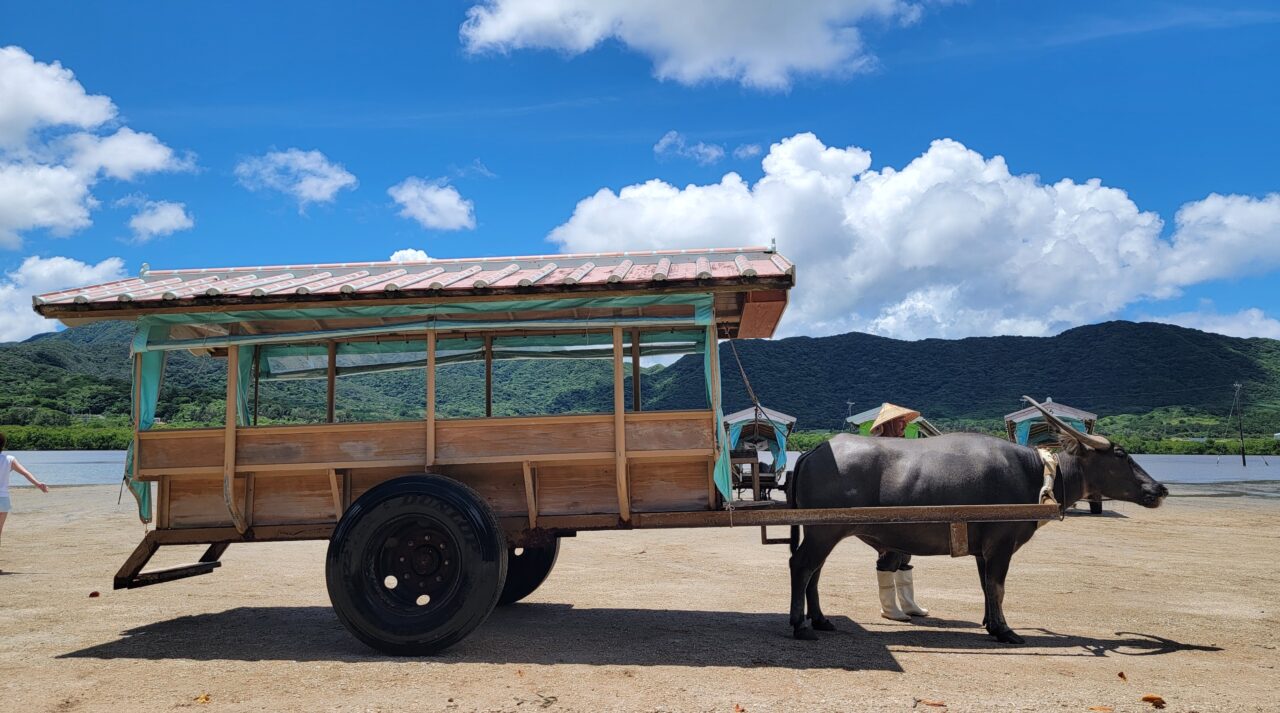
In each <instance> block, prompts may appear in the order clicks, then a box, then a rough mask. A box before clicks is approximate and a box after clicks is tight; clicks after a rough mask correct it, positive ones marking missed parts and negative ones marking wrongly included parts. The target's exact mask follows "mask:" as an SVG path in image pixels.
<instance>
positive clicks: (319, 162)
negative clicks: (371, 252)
mask: <svg viewBox="0 0 1280 713" xmlns="http://www.w3.org/2000/svg"><path fill="white" fill-rule="evenodd" d="M235 174H236V178H237V179H239V181H240V185H242V186H244V187H245V188H248V189H249V190H251V191H261V190H272V191H278V192H280V193H283V194H285V195H287V196H290V197H292V198H293V199H294V200H296V201H297V202H298V210H299V211H301V210H304V209H305V208H306V207H307V205H308V204H310V203H330V202H332V201H333V199H334V197H335V196H337V195H338V191H341V190H344V189H354V188H355V187H356V186H357V185H358V184H359V181H357V180H356V177H355V176H354V175H352V174H351V172H349V171H347V169H346V168H344V167H343V165H342V164H340V163H335V162H333V161H330V160H329V158H328V157H327V156H325V155H324V154H323V153H320V152H319V151H303V150H302V149H296V148H292V149H287V150H285V151H270V152H268V153H266V154H264V155H262V156H254V157H252V158H247V159H245V160H243V161H241V162H240V163H238V164H236V168H235Z"/></svg>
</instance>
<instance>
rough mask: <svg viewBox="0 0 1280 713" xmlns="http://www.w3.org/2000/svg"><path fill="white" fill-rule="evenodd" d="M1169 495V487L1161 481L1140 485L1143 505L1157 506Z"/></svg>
mask: <svg viewBox="0 0 1280 713" xmlns="http://www.w3.org/2000/svg"><path fill="white" fill-rule="evenodd" d="M1168 496H1169V489H1168V488H1166V487H1164V485H1162V484H1161V483H1150V484H1147V485H1143V486H1142V500H1141V504H1142V506H1143V507H1148V508H1158V507H1160V505H1161V504H1163V503H1164V499H1165V498H1166V497H1168Z"/></svg>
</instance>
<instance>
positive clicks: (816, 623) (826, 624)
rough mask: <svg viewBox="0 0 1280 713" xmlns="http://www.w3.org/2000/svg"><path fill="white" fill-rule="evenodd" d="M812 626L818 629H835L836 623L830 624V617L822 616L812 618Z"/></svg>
mask: <svg viewBox="0 0 1280 713" xmlns="http://www.w3.org/2000/svg"><path fill="white" fill-rule="evenodd" d="M813 628H814V629H816V630H818V631H835V630H836V625H835V624H832V623H831V620H830V619H828V618H826V617H823V618H821V619H814V620H813Z"/></svg>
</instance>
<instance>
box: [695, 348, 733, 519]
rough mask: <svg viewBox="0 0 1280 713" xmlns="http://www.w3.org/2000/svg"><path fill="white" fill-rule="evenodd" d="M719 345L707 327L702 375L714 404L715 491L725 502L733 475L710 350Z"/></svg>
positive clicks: (729, 498)
mask: <svg viewBox="0 0 1280 713" xmlns="http://www.w3.org/2000/svg"><path fill="white" fill-rule="evenodd" d="M718 348H719V343H718V342H717V340H716V326H715V325H714V324H709V325H707V335H706V338H705V339H704V340H703V348H702V374H703V376H704V377H705V378H704V381H706V383H707V403H709V404H714V405H715V410H716V421H715V423H716V444H715V445H716V464H715V473H714V475H715V477H714V480H715V482H716V490H719V491H720V494H721V495H723V496H724V499H725V500H732V499H733V496H732V495H731V488H732V486H733V474H732V472H731V471H730V468H729V446H728V444H726V443H725V442H724V408H723V407H722V406H721V404H719V403H717V401H716V398H715V384H718V383H719V382H720V374H719V373H718V372H716V373H713V371H715V370H713V369H712V368H711V367H712V363H713V360H712V358H711V356H712V350H713V349H718Z"/></svg>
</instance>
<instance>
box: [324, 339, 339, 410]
mask: <svg viewBox="0 0 1280 713" xmlns="http://www.w3.org/2000/svg"><path fill="white" fill-rule="evenodd" d="M328 384H329V388H328V392H329V393H328V395H327V399H326V401H325V421H327V422H328V423H333V416H334V401H335V399H336V398H337V392H338V343H337V342H329V374H328Z"/></svg>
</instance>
